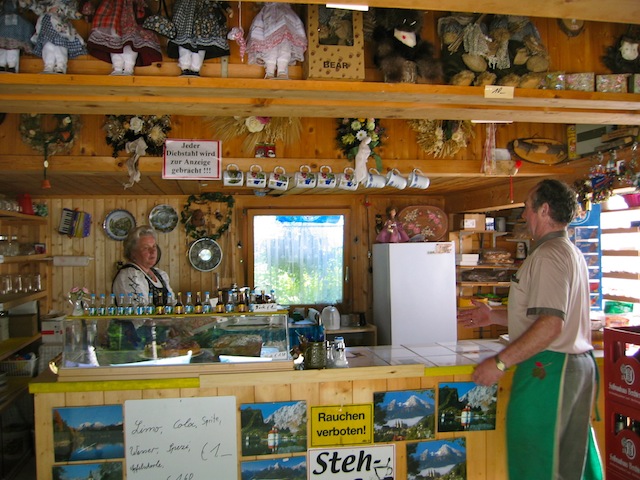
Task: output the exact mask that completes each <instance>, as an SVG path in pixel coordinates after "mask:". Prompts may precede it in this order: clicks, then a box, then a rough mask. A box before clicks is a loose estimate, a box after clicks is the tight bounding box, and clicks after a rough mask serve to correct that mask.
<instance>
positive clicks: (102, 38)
mask: <svg viewBox="0 0 640 480" xmlns="http://www.w3.org/2000/svg"><path fill="white" fill-rule="evenodd" d="M145 7H146V2H145V0H102V1H101V2H100V4H99V5H98V8H97V9H96V11H95V15H94V17H93V20H92V22H91V33H90V34H89V40H88V42H87V43H88V47H89V53H90V54H91V55H93V56H94V57H96V58H98V59H100V60H102V61H105V62H110V63H111V65H112V67H113V68H112V71H111V75H133V71H134V68H135V66H136V65H137V66H141V67H142V66H147V65H151V64H152V63H155V62H160V61H162V50H161V49H160V42H159V40H158V36H157V35H156V34H155V33H154V32H152V31H151V30H147V29H146V28H143V27H142V22H143V21H144V19H145V16H146V10H145Z"/></svg>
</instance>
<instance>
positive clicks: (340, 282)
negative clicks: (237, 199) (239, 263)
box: [248, 209, 348, 305]
mask: <svg viewBox="0 0 640 480" xmlns="http://www.w3.org/2000/svg"><path fill="white" fill-rule="evenodd" d="M248 214H249V238H250V241H251V242H252V244H251V247H250V251H249V278H250V281H251V280H252V281H253V285H254V286H255V288H256V289H258V290H265V292H266V293H269V291H270V290H274V293H275V295H276V297H277V301H278V303H280V304H282V305H322V304H324V305H328V304H343V303H344V302H345V291H346V289H345V272H346V271H347V268H346V263H345V262H346V258H347V255H346V248H345V238H346V235H345V232H346V229H347V224H348V211H346V210H341V209H322V210H313V211H309V210H304V211H300V210H298V211H296V210H279V211H277V212H275V211H274V210H267V211H260V210H254V211H249V212H248Z"/></svg>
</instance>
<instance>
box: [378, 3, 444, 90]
mask: <svg viewBox="0 0 640 480" xmlns="http://www.w3.org/2000/svg"><path fill="white" fill-rule="evenodd" d="M376 10H381V11H380V12H376V14H375V19H376V20H375V23H376V26H375V28H374V30H373V41H374V43H375V53H374V58H373V60H374V63H375V64H376V66H377V67H378V68H379V69H380V71H382V73H383V75H384V81H385V82H389V83H399V82H403V83H442V81H443V75H442V65H441V63H440V61H439V60H438V59H436V58H434V56H433V45H432V44H431V43H429V42H428V41H426V40H422V39H421V38H420V32H421V30H422V17H423V15H424V13H423V12H420V11H418V10H405V9H376Z"/></svg>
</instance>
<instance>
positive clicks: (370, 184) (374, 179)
mask: <svg viewBox="0 0 640 480" xmlns="http://www.w3.org/2000/svg"><path fill="white" fill-rule="evenodd" d="M386 184H387V178H386V177H385V176H384V175H380V172H378V170H376V169H375V168H370V169H369V175H367V179H366V180H365V181H364V186H365V188H384V186H385V185H386Z"/></svg>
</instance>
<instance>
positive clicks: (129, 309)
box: [124, 293, 135, 315]
mask: <svg viewBox="0 0 640 480" xmlns="http://www.w3.org/2000/svg"><path fill="white" fill-rule="evenodd" d="M134 313H135V312H134V307H133V293H128V294H127V303H125V305H124V314H125V315H133V314H134Z"/></svg>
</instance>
